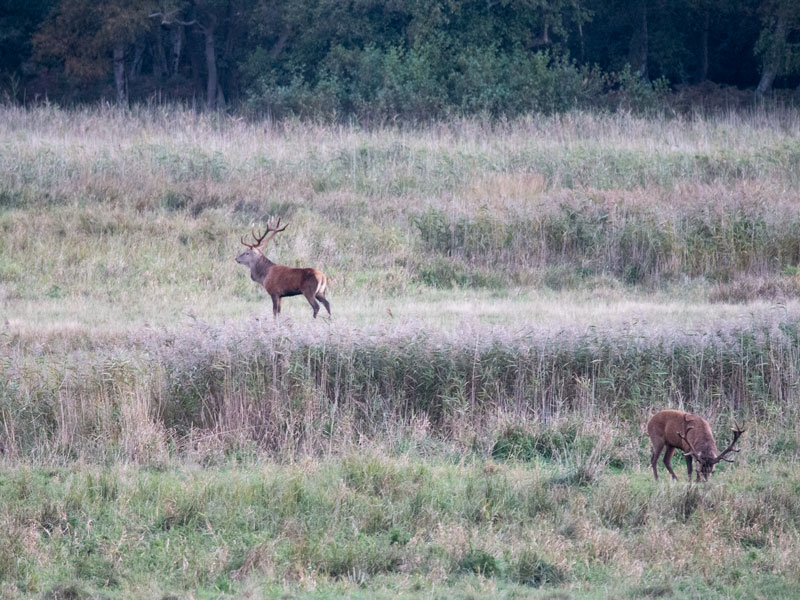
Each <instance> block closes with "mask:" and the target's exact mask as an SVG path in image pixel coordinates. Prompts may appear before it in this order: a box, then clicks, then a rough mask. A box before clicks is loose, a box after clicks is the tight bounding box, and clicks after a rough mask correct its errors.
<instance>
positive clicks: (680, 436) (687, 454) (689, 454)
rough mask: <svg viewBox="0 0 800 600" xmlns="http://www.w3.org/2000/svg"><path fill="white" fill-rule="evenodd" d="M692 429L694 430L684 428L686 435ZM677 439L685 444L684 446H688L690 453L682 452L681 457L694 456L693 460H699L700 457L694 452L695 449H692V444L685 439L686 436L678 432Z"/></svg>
mask: <svg viewBox="0 0 800 600" xmlns="http://www.w3.org/2000/svg"><path fill="white" fill-rule="evenodd" d="M684 422H685V421H684ZM692 429H694V427H687V428H686V433H689V432H690V431H691V430H692ZM678 437H679V438H681V439H682V440H683V441H684V442H686V445H687V446H689V450H690V452H684V453H683V455H684V456H694V457H695V458H697V459H699V458H700V455H698V454H697V450H695V449H694V446H693V445H692V442H690V441H689V440H688V439H687V437H686V435H684V434H683V433H681V432H680V431H679V432H678Z"/></svg>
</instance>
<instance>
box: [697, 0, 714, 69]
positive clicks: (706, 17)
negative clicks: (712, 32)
mask: <svg viewBox="0 0 800 600" xmlns="http://www.w3.org/2000/svg"><path fill="white" fill-rule="evenodd" d="M710 13H711V11H710V10H709V9H708V6H706V7H705V8H704V10H703V34H702V36H701V37H700V72H699V73H698V74H697V80H698V81H699V82H700V83H702V82H704V81H705V80H706V79H708V30H709V28H710V27H711V14H710Z"/></svg>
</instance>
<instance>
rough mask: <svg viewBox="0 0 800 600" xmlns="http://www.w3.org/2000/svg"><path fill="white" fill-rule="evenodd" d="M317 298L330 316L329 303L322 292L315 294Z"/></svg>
mask: <svg viewBox="0 0 800 600" xmlns="http://www.w3.org/2000/svg"><path fill="white" fill-rule="evenodd" d="M317 300H319V301H320V302H322V306H324V307H325V310H327V311H328V316H331V305H330V304H328V301H327V300H326V299H325V296H323V295H322V294H317Z"/></svg>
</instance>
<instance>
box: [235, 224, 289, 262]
mask: <svg viewBox="0 0 800 600" xmlns="http://www.w3.org/2000/svg"><path fill="white" fill-rule="evenodd" d="M280 224H281V220H280V218H278V220H277V221H275V220H274V219H270V220H269V221H268V222H267V228H266V230H265V231H264V233H262V234H261V235H256V232H255V231H251V233H252V235H253V239H254V240H255V242H256V243H255V244H248V243H247V242H245V241H244V238H241V242H242V244H244V245H245V246H247V250H245V251H244V252H242V253H241V254H240V255H239V256H237V257H236V262H237V263H239V264H240V265H245V266H248V267H250V268H251V269H252V268H253V267H255V266H256V265H257V264H258V263H259V262H260V261H261V260H262V259H264V258H266V257H265V256H264V253H263V252H262V251H261V248H263V247H264V246H265V245H266V243H267V242H268V241H270V240H271V239H272V238H274V237H275V236H276V235H277V234H278V233H280V232H281V231H283V230H284V229H286V227H287V226H286V225H284V226H283V227H280ZM268 233H271V234H272V235H270V236H269V237H267V234H268Z"/></svg>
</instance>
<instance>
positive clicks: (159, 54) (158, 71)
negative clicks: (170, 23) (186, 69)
mask: <svg viewBox="0 0 800 600" xmlns="http://www.w3.org/2000/svg"><path fill="white" fill-rule="evenodd" d="M155 40H156V41H155V48H154V49H153V76H154V77H155V78H156V81H159V82H160V81H161V80H162V79H164V76H165V75H166V74H167V57H166V54H165V53H164V40H163V39H162V37H161V27H160V26H159V27H157V28H156V31H155Z"/></svg>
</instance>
